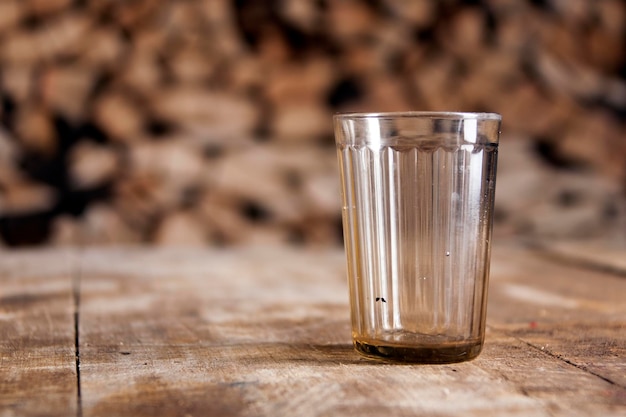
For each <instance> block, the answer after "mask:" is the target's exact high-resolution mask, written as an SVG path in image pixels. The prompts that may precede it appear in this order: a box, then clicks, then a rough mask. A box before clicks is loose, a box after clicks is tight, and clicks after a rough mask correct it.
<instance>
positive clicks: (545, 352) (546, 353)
mask: <svg viewBox="0 0 626 417" xmlns="http://www.w3.org/2000/svg"><path fill="white" fill-rule="evenodd" d="M503 333H504V334H506V335H507V336H509V337H512V338H514V339H516V340H518V341H520V342H522V343H524V344H525V345H527V346H529V347H531V348H533V349H535V350H537V351H538V352H541V353H543V354H545V355H548V356H550V357H551V358H554V359H557V360H559V361H561V362H563V363H566V364H567V365H569V366H573V367H574V368H576V369H579V370H581V371H583V372H585V373H588V374H589V375H593V376H595V377H596V378H600V379H601V380H603V381H605V382H608V383H609V384H611V385H613V386H615V387H617V388H620V389H626V386H623V385H622V384H619V383H617V382H616V381H613V380H612V379H610V378H607V377H605V376H603V375H600V374H599V373H597V372H594V371H592V370H590V369H589V368H587V367H586V366H583V365H580V364H577V363H576V362H573V361H571V360H569V359H567V358H565V357H564V356H562V355H559V354H557V353H553V352H551V351H550V350H548V349H546V348H545V346H543V347H542V346H537V345H535V344H533V343H532V342H529V341H526V340H524V339H522V338H520V337H518V336H515V335H514V334H511V333H509V332H506V331H503Z"/></svg>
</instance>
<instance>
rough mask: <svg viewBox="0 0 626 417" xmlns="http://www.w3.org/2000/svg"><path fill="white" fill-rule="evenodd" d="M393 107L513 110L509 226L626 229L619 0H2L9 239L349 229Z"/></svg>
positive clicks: (2, 151)
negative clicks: (375, 130) (354, 147)
mask: <svg viewBox="0 0 626 417" xmlns="http://www.w3.org/2000/svg"><path fill="white" fill-rule="evenodd" d="M395 110H455V111H491V112H498V113H501V114H502V115H503V118H504V123H503V135H502V138H501V145H500V160H499V168H498V169H499V171H498V185H497V192H496V195H497V201H496V223H495V234H496V236H497V237H501V238H508V237H512V236H516V237H523V238H529V239H538V240H541V239H592V238H593V239H604V240H610V241H615V242H625V240H626V207H625V200H626V117H625V116H626V3H625V2H623V1H621V0H543V1H542V0H532V1H531V0H483V1H480V0H476V1H454V0H441V1H431V0H333V1H331V0H325V1H324V0H273V1H272V0H267V1H262V0H125V1H121V0H93V1H90V0H0V122H1V123H0V241H1V242H2V243H1V245H2V246H11V247H14V246H24V245H67V244H82V245H96V244H97V245H101V244H119V243H123V244H135V243H150V244H155V245H171V244H185V245H222V246H224V245H238V244H246V243H264V244H265V243H267V244H270V243H278V242H280V243H282V242H285V243H291V244H294V245H340V244H341V242H342V240H341V219H340V214H341V213H340V199H339V181H338V171H337V162H336V155H335V149H334V142H333V133H332V123H331V116H332V114H333V112H336V111H395Z"/></svg>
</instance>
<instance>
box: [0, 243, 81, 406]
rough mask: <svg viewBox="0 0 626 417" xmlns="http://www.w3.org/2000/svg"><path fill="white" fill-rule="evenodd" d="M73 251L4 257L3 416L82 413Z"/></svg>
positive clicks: (0, 304)
mask: <svg viewBox="0 0 626 417" xmlns="http://www.w3.org/2000/svg"><path fill="white" fill-rule="evenodd" d="M73 259H75V258H74V256H73V255H72V253H71V252H70V251H45V252H43V251H29V252H3V253H2V255H0V415H2V416H42V415H46V416H72V415H76V414H77V387H78V384H77V377H76V355H75V349H74V347H75V338H74V300H73V291H72V271H73V267H74V265H73Z"/></svg>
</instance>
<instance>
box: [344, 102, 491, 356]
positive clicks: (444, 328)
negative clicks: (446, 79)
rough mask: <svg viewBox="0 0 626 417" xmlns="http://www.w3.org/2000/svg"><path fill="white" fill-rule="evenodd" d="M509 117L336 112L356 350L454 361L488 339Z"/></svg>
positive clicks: (478, 348) (472, 353)
mask: <svg viewBox="0 0 626 417" xmlns="http://www.w3.org/2000/svg"><path fill="white" fill-rule="evenodd" d="M500 121H501V117H500V116H499V115H497V114H493V113H447V112H405V113H345V114H338V115H336V116H335V117H334V123H335V138H336V143H337V154H338V158H339V166H340V175H341V183H342V200H343V228H344V241H345V248H346V256H347V264H348V282H349V288H350V303H351V315H352V336H353V340H354V345H355V347H356V349H357V350H358V351H359V352H360V353H362V354H364V355H366V356H369V357H375V358H387V359H393V360H399V361H408V362H421V363H449V362H458V361H463V360H469V359H472V358H474V357H476V356H477V355H478V354H479V353H480V351H481V349H482V345H483V340H484V335H485V313H486V304H487V286H488V276H489V261H490V247H491V245H490V241H491V229H492V215H493V203H494V191H495V176H496V160H497V152H498V138H499V131H500Z"/></svg>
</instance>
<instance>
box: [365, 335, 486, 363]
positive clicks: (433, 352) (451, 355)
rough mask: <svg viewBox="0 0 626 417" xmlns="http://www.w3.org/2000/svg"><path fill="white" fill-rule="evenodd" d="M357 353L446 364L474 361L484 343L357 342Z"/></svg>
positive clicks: (410, 361) (400, 360)
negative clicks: (409, 343) (405, 343)
mask: <svg viewBox="0 0 626 417" xmlns="http://www.w3.org/2000/svg"><path fill="white" fill-rule="evenodd" d="M354 347H355V349H356V351H357V352H359V353H360V354H362V355H364V356H367V357H368V358H372V359H383V360H389V361H396V362H407V363H423V364H444V363H455V362H463V361H468V360H471V359H474V358H475V357H477V356H478V354H479V353H480V351H481V350H482V347H483V343H482V341H480V340H478V341H470V342H458V343H448V344H440V345H428V346H419V345H401V344H389V343H387V342H385V341H380V340H355V341H354Z"/></svg>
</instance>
